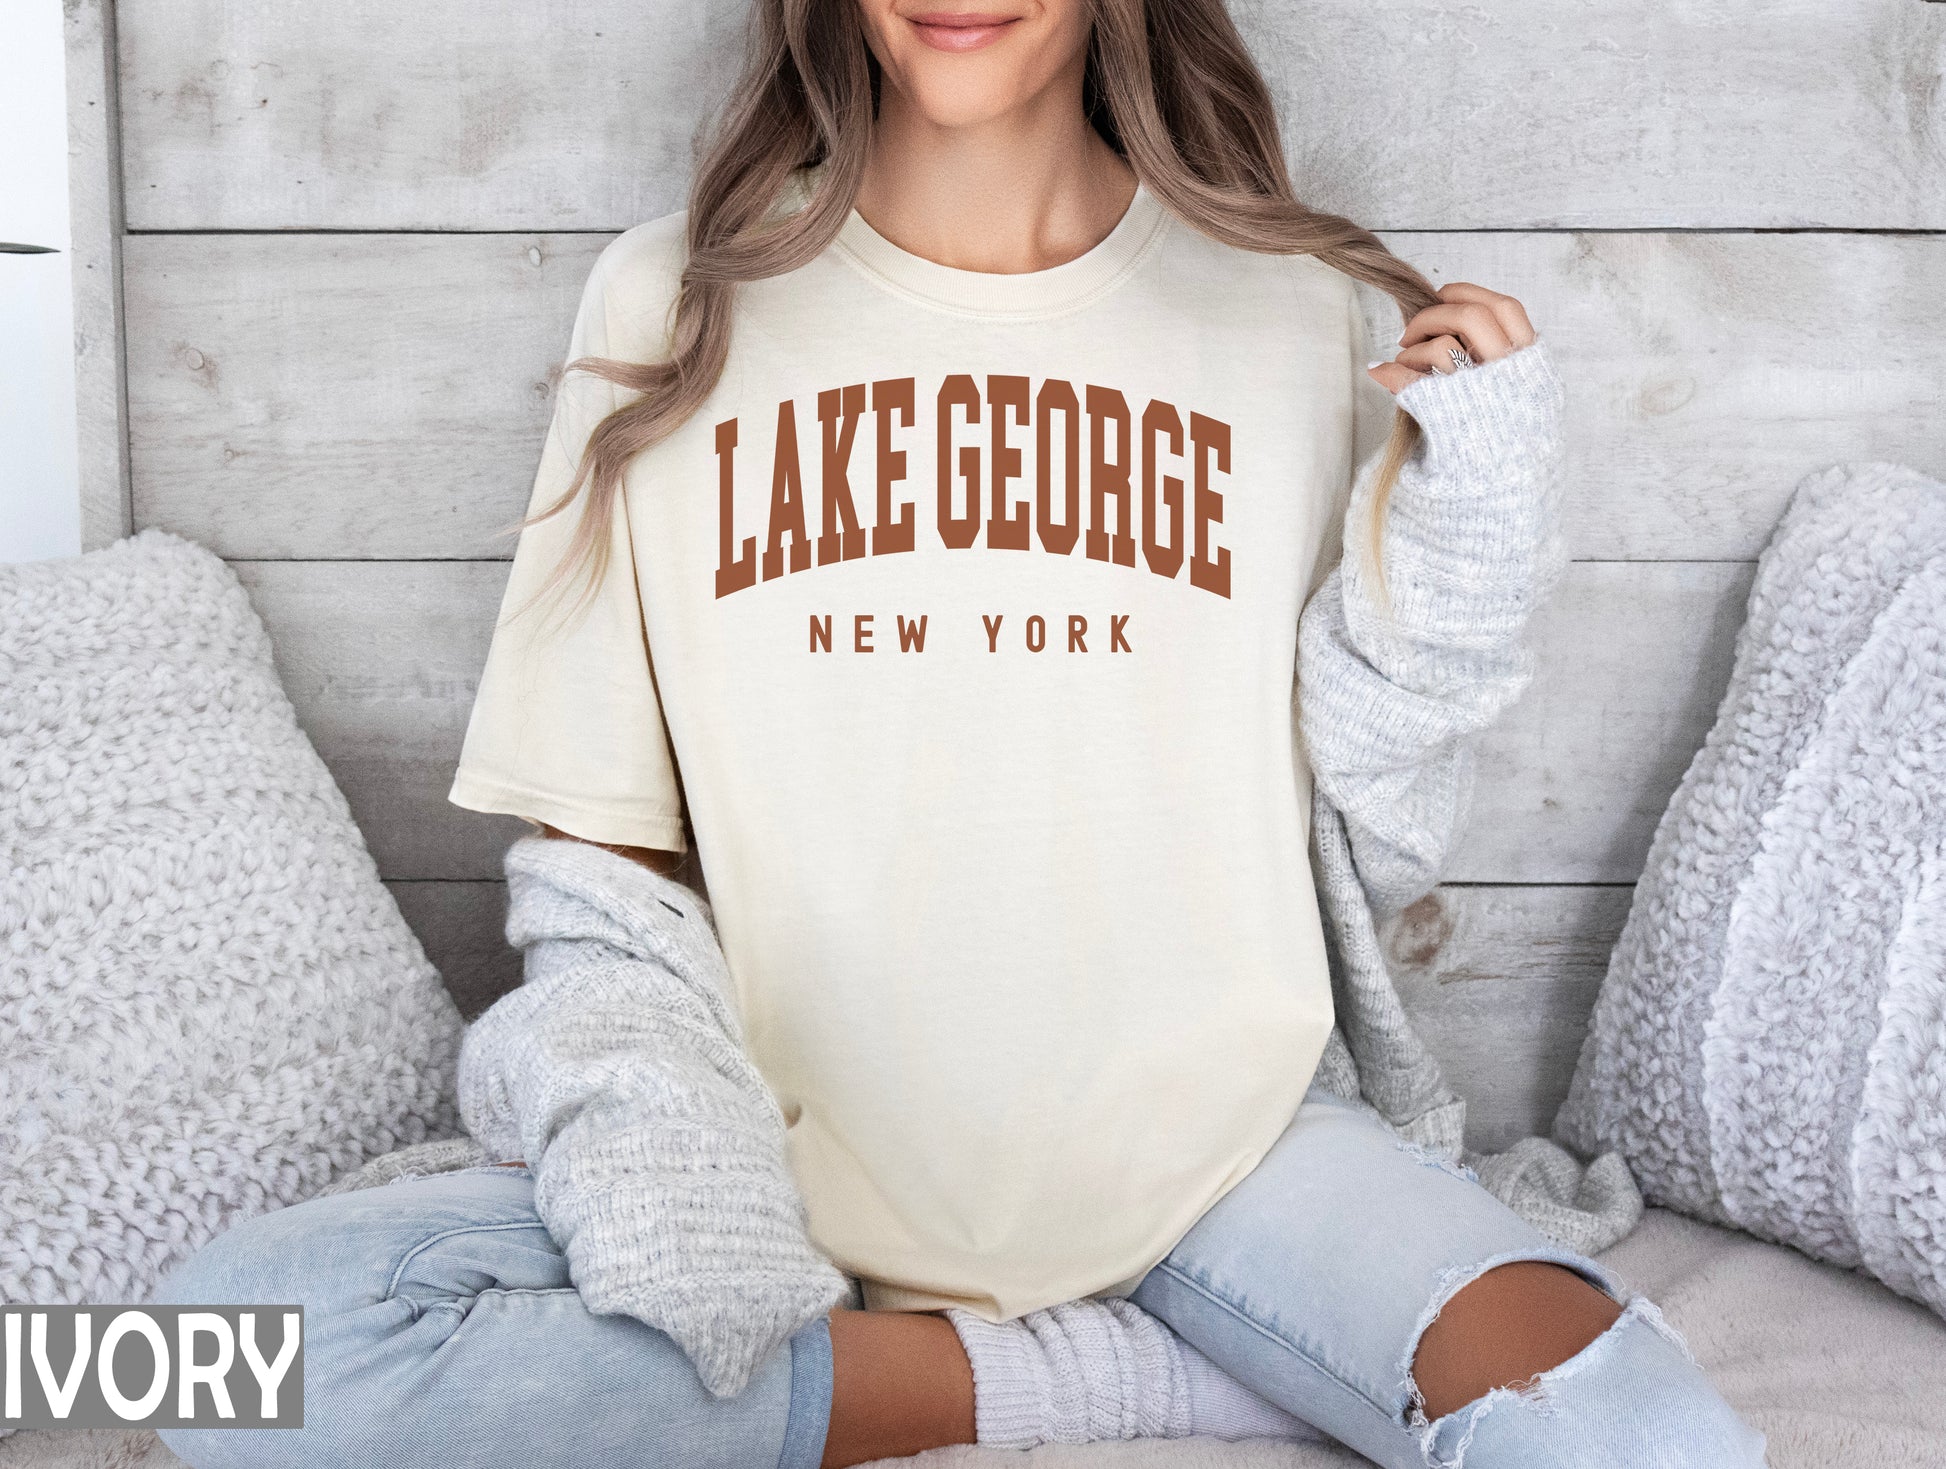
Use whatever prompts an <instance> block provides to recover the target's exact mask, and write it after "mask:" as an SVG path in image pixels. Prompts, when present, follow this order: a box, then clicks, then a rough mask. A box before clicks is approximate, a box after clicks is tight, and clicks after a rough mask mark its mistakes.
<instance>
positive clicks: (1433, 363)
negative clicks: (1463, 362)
mask: <svg viewBox="0 0 1946 1469" xmlns="http://www.w3.org/2000/svg"><path fill="white" fill-rule="evenodd" d="M1461 346H1462V344H1461V342H1460V340H1459V338H1457V337H1434V338H1432V340H1430V341H1426V342H1420V343H1419V344H1418V345H1416V346H1412V347H1407V348H1406V349H1405V350H1404V351H1402V352H1400V353H1399V355H1398V356H1397V357H1396V358H1395V359H1393V360H1394V361H1397V362H1403V363H1404V364H1405V365H1406V366H1407V367H1411V368H1416V369H1417V370H1418V371H1420V372H1458V371H1459V368H1458V366H1456V365H1455V364H1454V362H1453V353H1454V351H1455V350H1457V349H1459V348H1460V347H1461ZM1474 355H1475V356H1476V357H1477V356H1478V355H1479V354H1478V353H1475V354H1474Z"/></svg>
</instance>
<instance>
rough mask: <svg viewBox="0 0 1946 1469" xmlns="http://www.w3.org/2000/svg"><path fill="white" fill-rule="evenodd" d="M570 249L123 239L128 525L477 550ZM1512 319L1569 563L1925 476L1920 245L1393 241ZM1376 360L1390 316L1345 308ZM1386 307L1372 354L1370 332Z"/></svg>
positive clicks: (402, 552) (569, 241)
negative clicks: (1836, 476) (1524, 310)
mask: <svg viewBox="0 0 1946 1469" xmlns="http://www.w3.org/2000/svg"><path fill="white" fill-rule="evenodd" d="M601 243H602V240H601V237H598V236H576V235H569V236H562V235H505V236H500V235H493V236H423V235H421V236H413V235H407V236H384V235H346V236H222V237H214V238H203V239H188V238H182V237H169V236H147V237H142V236H138V237H135V238H132V239H130V240H129V241H128V249H127V299H128V319H129V344H128V361H129V395H130V413H131V434H132V440H133V456H134V482H135V490H134V494H135V510H136V523H137V524H138V525H163V526H167V527H168V528H170V529H172V530H175V531H178V532H180V533H181V534H183V535H186V536H189V537H191V538H192V539H194V540H198V541H201V542H202V543H203V544H205V545H208V546H211V547H212V548H213V549H216V550H218V551H219V552H221V553H222V554H224V555H227V556H234V557H249V558H276V557H300V558H320V559H328V558H338V557H345V558H350V557H357V558H367V557H399V558H445V557H475V556H504V555H507V554H509V550H508V544H509V543H504V542H496V541H495V540H494V538H493V531H494V530H495V529H496V528H497V527H499V526H501V525H503V524H505V523H507V522H508V521H510V520H512V519H513V518H515V517H517V516H518V515H519V514H520V512H521V510H522V508H523V507H524V505H525V503H526V496H527V491H528V487H529V485H530V482H531V477H532V473H533V465H534V462H535V459H536V457H537V456H538V454H539V451H540V449H539V446H540V440H541V435H542V433H543V431H544V429H545V425H546V418H547V393H548V389H547V386H546V383H547V375H548V372H549V370H550V369H551V368H552V367H554V366H555V365H557V364H558V362H559V360H560V357H561V355H562V354H563V353H564V352H565V351H566V347H567V333H568V328H569V326H570V324H571V322H572V320H573V316H574V308H575V303H576V301H577V299H578V297H579V292H580V289H581V284H582V281H583V279H584V277H585V276H586V273H587V271H588V268H589V266H590V265H591V263H592V261H593V258H594V256H595V254H596V253H597V252H598V251H599V249H600V246H601ZM1393 243H1395V244H1396V245H1397V246H1398V247H1399V248H1400V249H1401V250H1402V251H1404V252H1405V253H1406V254H1407V255H1408V256H1409V258H1411V259H1412V260H1414V261H1415V262H1416V263H1418V264H1419V265H1421V266H1422V267H1423V268H1424V269H1425V270H1427V271H1428V273H1429V274H1431V275H1432V276H1433V277H1434V278H1435V279H1438V280H1451V279H1468V280H1477V281H1481V282H1484V283H1486V284H1488V285H1492V286H1494V287H1496V288H1499V289H1505V290H1508V291H1511V292H1513V293H1514V294H1516V295H1519V296H1520V297H1522V298H1523V299H1524V300H1525V301H1526V303H1527V305H1528V307H1529V310H1530V312H1531V314H1532V315H1533V318H1534V320H1535V321H1536V323H1537V324H1539V325H1540V327H1541V330H1542V331H1544V332H1545V333H1547V335H1548V338H1549V342H1550V344H1551V346H1552V347H1553V349H1554V351H1555V354H1556V357H1557V360H1558V361H1559V363H1560V366H1561V372H1562V376H1563V378H1564V380H1565V382H1566V384H1567V389H1568V410H1567V414H1568V422H1567V438H1568V444H1569V462H1568V466H1567V508H1566V516H1567V525H1568V533H1569V543H1570V546H1571V547H1572V549H1573V552H1574V554H1575V555H1577V556H1581V557H1589V558H1604V559H1605V558H1674V559H1698V560H1707V559H1744V558H1748V557H1751V556H1754V555H1755V554H1756V552H1757V550H1758V548H1759V547H1760V546H1761V545H1762V543H1763V541H1764V539H1765V537H1766V536H1767V535H1768V534H1769V531H1770V527H1771V526H1772V525H1773V524H1774V523H1775V521H1776V518H1777V515H1778V513H1779V511H1780V510H1781V509H1782V507H1783V504H1784V501H1785V499H1786V497H1787V496H1788V494H1789V492H1790V489H1791V487H1792V486H1793V485H1794V484H1795V483H1796V482H1797V480H1798V479H1799V478H1800V477H1801V476H1802V475H1804V474H1805V473H1807V472H1809V471H1810V470H1812V469H1815V468H1818V467H1821V466H1823V465H1825V464H1829V463H1832V462H1834V461H1837V460H1841V459H1897V460H1903V461H1905V462H1907V463H1911V464H1914V465H1917V466H1918V467H1920V468H1922V469H1927V470H1929V471H1931V472H1933V473H1946V441H1942V440H1941V438H1940V436H1939V434H1938V432H1937V428H1936V425H1937V421H1938V420H1937V405H1938V404H1939V403H1940V402H1942V401H1946V354H1942V353H1941V352H1940V351H1939V350H1938V343H1939V342H1940V341H1942V340H1946V291H1941V290H1939V289H1938V285H1939V282H1940V281H1942V280H1946V238H1941V237H1912V236H1832V235H1801V234H1799V235H1784V234H1735V235H1719V236H1708V237H1703V236H1696V235H1685V234H1596V235H1559V234H1525V235H1477V234H1466V233H1455V234H1438V235H1410V236H1403V235H1402V236H1395V237H1393ZM1371 305H1372V314H1373V317H1374V330H1375V332H1377V333H1378V337H1377V339H1378V340H1389V339H1390V338H1391V337H1396V335H1397V326H1396V321H1397V312H1396V310H1395V309H1393V308H1392V307H1391V306H1390V304H1389V303H1388V302H1385V301H1384V300H1383V298H1375V299H1373V300H1372V302H1371ZM1387 312H1389V313H1390V315H1391V319H1392V327H1391V331H1390V332H1389V334H1388V333H1386V332H1384V331H1383V330H1382V325H1383V317H1384V315H1385V314H1386V313H1387Z"/></svg>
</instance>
